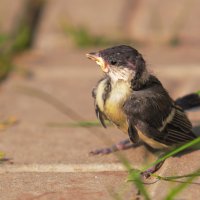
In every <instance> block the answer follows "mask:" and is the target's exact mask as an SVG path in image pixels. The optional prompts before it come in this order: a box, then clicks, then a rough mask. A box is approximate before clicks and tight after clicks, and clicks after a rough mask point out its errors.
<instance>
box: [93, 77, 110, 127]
mask: <svg viewBox="0 0 200 200" xmlns="http://www.w3.org/2000/svg"><path fill="white" fill-rule="evenodd" d="M105 79H107V77H103V78H102V79H100V80H99V81H98V83H97V85H96V87H94V88H93V90H92V97H93V98H94V106H95V113H96V116H97V118H98V120H99V121H100V123H101V125H102V126H103V127H104V128H106V124H105V120H106V119H107V117H106V116H105V114H104V113H103V112H102V111H101V110H100V109H99V106H98V105H97V102H96V96H97V88H98V85H99V83H100V82H101V81H103V80H105Z"/></svg>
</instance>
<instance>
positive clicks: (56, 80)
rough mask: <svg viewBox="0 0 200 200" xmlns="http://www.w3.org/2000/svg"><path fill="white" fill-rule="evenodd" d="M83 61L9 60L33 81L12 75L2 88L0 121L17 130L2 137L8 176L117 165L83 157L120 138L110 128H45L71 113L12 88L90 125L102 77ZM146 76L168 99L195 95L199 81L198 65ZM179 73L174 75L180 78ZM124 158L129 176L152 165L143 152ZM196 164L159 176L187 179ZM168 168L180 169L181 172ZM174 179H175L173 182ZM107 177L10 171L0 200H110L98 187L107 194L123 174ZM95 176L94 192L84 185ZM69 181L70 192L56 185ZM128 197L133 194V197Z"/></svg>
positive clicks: (158, 69)
mask: <svg viewBox="0 0 200 200" xmlns="http://www.w3.org/2000/svg"><path fill="white" fill-rule="evenodd" d="M84 54H85V52H80V53H70V52H68V53H66V52H59V51H58V52H56V53H54V54H49V55H47V54H46V55H35V56H34V55H30V57H29V58H27V57H26V58H22V59H21V60H20V59H19V60H16V63H17V64H18V65H22V66H29V67H30V68H31V69H32V70H33V72H34V76H33V77H32V79H25V78H22V77H19V76H16V75H15V76H14V75H13V77H12V79H9V80H7V81H6V82H5V83H4V84H3V85H1V90H0V95H1V99H0V107H1V113H0V117H1V118H5V117H8V116H11V115H12V116H15V117H16V118H17V119H19V123H18V124H17V125H15V126H13V127H11V128H8V129H7V130H6V131H1V142H0V150H1V151H4V152H5V153H6V157H8V158H12V161H13V165H12V166H13V168H15V169H18V168H19V167H20V166H21V167H22V166H24V165H25V166H34V165H36V166H47V167H50V169H51V166H55V165H56V166H59V165H60V164H64V165H65V166H72V165H76V166H78V165H79V164H81V165H83V164H86V165H87V166H89V165H91V164H93V165H97V166H99V165H104V166H106V165H107V164H116V165H118V164H119V163H120V161H119V160H118V158H117V157H116V156H115V155H108V156H88V152H89V151H90V150H93V149H95V148H99V147H103V146H107V145H108V144H107V142H108V141H107V140H106V142H105V141H104V140H102V139H103V138H105V137H108V138H109V140H112V142H108V143H109V145H110V144H111V143H114V142H117V141H119V140H121V139H124V138H126V136H124V135H123V134H121V133H120V132H119V131H118V130H116V129H115V128H114V127H110V128H108V129H106V130H104V129H103V128H100V127H99V128H90V129H86V128H81V127H76V128H73V127H62V128H61V127H49V126H47V123H49V122H57V123H66V122H72V121H73V120H72V119H71V118H70V116H71V113H70V112H69V113H68V114H67V115H66V114H64V113H62V112H61V111H60V110H58V109H57V107H55V106H52V104H50V102H48V98H47V101H46V100H44V99H43V100H42V99H41V95H39V97H38V96H37V95H36V96H35V95H34V96H32V95H30V94H29V95H28V94H25V93H23V92H20V91H19V90H17V88H19V87H26V88H28V91H30V89H31V88H36V89H38V90H42V91H45V92H46V93H48V94H50V95H51V96H53V97H55V98H56V99H58V100H59V101H61V102H62V103H63V104H64V105H66V106H68V107H69V108H71V109H72V111H73V112H76V113H78V114H79V115H80V118H81V119H85V120H96V117H95V115H94V108H93V100H92V98H91V89H92V87H93V85H94V84H95V83H96V81H97V80H98V79H99V78H100V77H101V72H100V69H98V67H97V66H95V65H94V63H92V62H89V61H87V60H86V59H85V58H84ZM169 57H170V56H169ZM166 58H167V57H166ZM152 60H154V58H153V59H152ZM161 63H162V61H161ZM152 69H153V71H154V73H156V74H159V77H160V78H161V80H162V82H163V83H164V85H165V86H166V88H168V90H169V91H170V93H171V94H172V95H173V97H177V96H179V95H183V94H185V93H187V92H191V91H196V90H197V87H198V85H199V81H200V80H199V73H200V72H199V68H198V66H197V65H186V67H181V66H177V65H174V66H168V65H166V66H164V65H158V66H152ZM180 70H181V74H180V73H179V72H180ZM183 80H184V81H183ZM176 84H177V85H176ZM175 86H176V87H175ZM45 99H46V98H45ZM61 110H62V109H61ZM198 119H199V116H198V114H196V120H198ZM77 120H80V119H79V117H77ZM123 155H124V156H126V157H127V158H128V160H130V162H131V163H132V165H133V166H134V167H136V168H141V166H143V165H145V164H146V162H147V161H146V158H148V159H149V160H155V157H153V156H152V155H151V154H150V153H147V151H146V150H145V149H144V147H138V148H136V149H131V150H128V151H124V152H123ZM198 156H199V151H194V152H192V153H188V154H186V155H184V156H182V157H180V158H179V157H177V158H176V157H175V158H171V159H168V160H167V161H166V163H165V164H164V167H163V168H161V170H160V171H159V174H161V175H166V174H167V172H169V173H172V175H174V174H176V175H181V174H184V173H189V172H191V171H193V170H195V169H197V167H198V162H197V161H198V159H196V158H198ZM187 161H191V162H187ZM148 162H149V161H148ZM174 163H180V165H175V164H174ZM191 163H192V164H191ZM193 163H194V164H193ZM182 166H183V167H182ZM4 167H6V165H5V164H4V165H2V169H4ZM179 167H180V168H179ZM167 169H170V170H167ZM180 169H183V171H180ZM190 170H191V171H190ZM179 172H181V173H180V174H179ZM110 173H111V172H101V173H96V172H94V173H92V172H90V173H71V174H70V172H68V173H56V172H52V173H49V172H40V173H36V172H32V173H30V172H27V173H23V172H21V173H19V172H18V173H17V171H16V172H15V173H14V172H13V173H11V172H7V173H1V180H0V184H1V185H2V186H1V188H2V191H3V193H2V199H3V198H4V199H6V197H10V198H11V199H12V198H14V199H17V198H18V199H34V198H36V199H37V198H38V199H71V198H74V199H76V197H77V195H80V196H82V197H83V199H84V198H85V199H95V198H96V197H98V198H97V199H101V195H102V199H109V198H110V197H109V196H108V192H107V190H104V189H101V186H102V187H103V182H104V181H105V182H106V181H108V182H107V183H108V186H110V185H113V186H114V185H115V184H116V185H118V184H121V180H122V179H123V180H125V179H126V177H127V174H126V173H124V172H120V171H119V172H112V173H111V175H110V176H109V174H110ZM96 174H97V175H96ZM99 174H100V175H99ZM79 175H80V177H82V178H83V179H81V181H80V179H79V178H78V177H79ZM95 176H97V177H101V180H102V182H100V183H99V184H100V185H101V186H99V187H97V184H96V182H92V181H91V179H92V178H91V177H95ZM68 177H73V178H72V179H70V178H69V179H70V180H74V181H76V180H77V182H75V186H74V185H73V184H72V183H74V182H73V181H71V182H70V183H68V182H67V184H69V187H70V185H72V186H71V190H67V189H66V188H65V186H66V185H67V184H64V182H62V181H63V179H64V180H66V181H68V180H69V179H68ZM12 178H13V179H12ZM5 180H6V181H5ZM95 180H96V179H95ZM118 180H119V181H118ZM40 181H41V182H40ZM52 182H53V184H54V186H55V188H53V189H51V188H50V186H49V183H50V185H51V183H52ZM122 182H123V181H122ZM8 183H13V184H14V186H13V191H11V189H12V188H11V187H9V184H8ZM112 183H115V184H112ZM161 183H162V182H161ZM161 183H156V184H154V185H153V186H152V187H150V188H149V190H150V191H151V195H152V196H153V197H155V194H156V192H157V191H158V190H159V188H160V184H161ZM79 184H80V185H79ZM162 184H163V183H162ZM91 185H92V186H91ZM54 186H53V187H54ZM164 187H168V186H164ZM191 187H192V189H191V188H190V190H191V191H193V188H194V190H195V189H196V186H195V187H193V185H192V186H191ZM10 188H11V189H10ZM30 188H31V189H30ZM48 188H50V189H48ZM99 188H100V189H99ZM96 189H97V190H96ZM166 191H167V190H166ZM54 192H55V193H54ZM133 193H134V194H135V193H136V191H135V192H133ZM129 194H130V193H129ZM6 195H10V196H6ZM98 195H99V196H98ZM163 195H164V194H163ZM196 195H198V193H197V192H194V196H195V197H196ZM77 199H79V198H77ZM125 199H128V198H125Z"/></svg>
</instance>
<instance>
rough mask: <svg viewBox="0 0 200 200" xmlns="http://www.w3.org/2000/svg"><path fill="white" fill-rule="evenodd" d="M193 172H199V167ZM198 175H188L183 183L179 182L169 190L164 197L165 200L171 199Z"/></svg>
mask: <svg viewBox="0 0 200 200" xmlns="http://www.w3.org/2000/svg"><path fill="white" fill-rule="evenodd" d="M194 174H200V169H198V170H197V171H196V172H195V173H194ZM197 177H198V176H195V175H193V176H190V177H189V178H188V179H187V180H186V181H185V182H184V183H180V184H179V185H178V186H176V187H175V188H173V189H172V190H170V192H169V193H168V194H167V196H166V197H165V200H173V199H174V197H176V196H177V195H178V194H179V193H180V192H181V191H183V190H184V189H185V188H186V187H187V186H189V185H190V184H191V183H192V181H193V180H194V179H195V178H197Z"/></svg>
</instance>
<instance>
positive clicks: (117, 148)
mask: <svg viewBox="0 0 200 200" xmlns="http://www.w3.org/2000/svg"><path fill="white" fill-rule="evenodd" d="M133 146H134V144H132V143H131V141H130V140H129V139H126V140H122V141H120V142H119V143H117V144H114V145H113V146H111V147H107V148H102V149H96V150H94V151H91V152H90V153H89V154H90V155H106V154H110V153H113V152H116V151H120V150H125V149H129V148H132V147H133Z"/></svg>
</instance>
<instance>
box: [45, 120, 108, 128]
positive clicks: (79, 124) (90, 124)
mask: <svg viewBox="0 0 200 200" xmlns="http://www.w3.org/2000/svg"><path fill="white" fill-rule="evenodd" d="M105 123H106V125H107V126H110V123H108V122H105ZM47 126H50V127H88V128H89V127H99V126H102V125H101V124H100V123H99V122H98V121H76V122H66V123H55V122H51V123H48V124H47Z"/></svg>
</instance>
